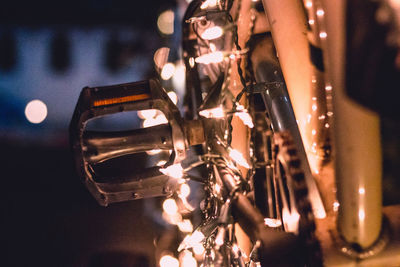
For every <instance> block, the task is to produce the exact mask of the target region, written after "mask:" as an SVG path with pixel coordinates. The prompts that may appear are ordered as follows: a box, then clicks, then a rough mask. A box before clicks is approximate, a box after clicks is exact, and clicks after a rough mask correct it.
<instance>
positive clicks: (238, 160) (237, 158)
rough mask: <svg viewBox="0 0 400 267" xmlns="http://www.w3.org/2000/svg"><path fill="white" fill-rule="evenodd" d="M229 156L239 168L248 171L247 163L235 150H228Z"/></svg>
mask: <svg viewBox="0 0 400 267" xmlns="http://www.w3.org/2000/svg"><path fill="white" fill-rule="evenodd" d="M229 156H230V157H231V158H232V159H233V160H234V161H235V162H236V163H237V164H239V165H240V166H243V167H245V168H246V169H250V166H249V164H248V163H247V161H246V159H245V158H244V157H243V155H242V153H240V152H239V151H238V150H236V149H230V151H229Z"/></svg>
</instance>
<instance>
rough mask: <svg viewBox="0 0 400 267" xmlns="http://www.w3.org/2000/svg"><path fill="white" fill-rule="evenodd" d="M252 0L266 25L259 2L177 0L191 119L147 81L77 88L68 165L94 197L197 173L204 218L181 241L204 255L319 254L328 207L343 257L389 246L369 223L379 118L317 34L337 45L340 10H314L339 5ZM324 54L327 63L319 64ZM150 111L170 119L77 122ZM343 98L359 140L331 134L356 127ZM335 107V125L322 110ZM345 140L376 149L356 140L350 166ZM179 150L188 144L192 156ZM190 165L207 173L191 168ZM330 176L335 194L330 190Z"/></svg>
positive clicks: (285, 257) (374, 202)
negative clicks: (105, 128) (111, 164)
mask: <svg viewBox="0 0 400 267" xmlns="http://www.w3.org/2000/svg"><path fill="white" fill-rule="evenodd" d="M341 3H342V4H343V2H341ZM263 4H264V5H263V8H264V10H265V12H266V14H267V17H268V21H269V23H268V25H267V23H265V22H267V20H266V19H265V17H263V15H262V13H261V12H257V8H258V9H259V10H262V6H260V5H257V4H255V3H252V2H251V1H212V0H207V1H193V2H192V3H191V4H190V5H189V7H188V9H187V11H186V14H185V18H184V21H183V45H182V48H183V54H184V56H183V58H184V62H185V66H186V70H187V94H188V95H190V101H189V102H187V104H188V108H189V112H188V113H187V117H188V118H189V119H185V120H184V119H183V118H182V117H181V116H180V113H179V110H178V109H177V107H176V106H175V105H174V104H173V103H172V102H171V100H170V99H169V97H168V95H167V94H166V92H165V91H164V90H163V89H162V86H161V84H160V83H159V82H158V81H157V80H149V81H143V82H136V83H130V84H123V85H115V86H108V87H96V88H84V89H83V91H82V93H81V96H80V98H79V101H78V104H77V108H76V110H75V113H74V116H73V118H72V121H71V128H70V133H71V140H72V144H73V151H74V153H75V159H76V165H77V167H78V170H79V172H80V175H81V176H82V177H83V179H84V181H85V183H86V186H87V187H88V189H89V190H90V191H91V193H92V194H93V195H94V197H95V198H96V199H97V200H98V202H99V203H100V204H102V205H107V204H109V203H113V202H118V201H127V200H132V199H137V198H142V197H154V196H165V195H167V196H171V195H174V194H176V192H180V191H179V190H180V186H181V185H182V184H184V183H185V179H190V178H191V179H193V180H197V181H200V182H202V183H203V184H204V188H205V189H204V191H205V200H204V202H203V204H202V212H203V213H202V215H203V217H202V222H201V224H200V225H199V226H198V227H197V228H196V230H195V231H193V233H191V234H188V235H187V236H186V237H185V238H184V239H183V240H182V243H181V245H180V246H179V250H181V251H182V250H185V251H191V250H193V249H194V248H195V247H196V246H198V245H199V244H200V245H202V246H204V249H205V252H204V253H203V254H204V257H203V259H202V263H203V264H204V265H205V266H209V265H213V264H214V265H217V266H230V265H233V266H244V265H245V264H246V262H247V264H249V265H250V266H254V265H257V264H261V265H263V266H270V265H271V266H274V265H276V266H282V265H299V266H300V265H307V266H322V265H323V262H324V261H325V263H328V264H330V263H331V262H330V260H329V259H328V260H327V259H326V258H327V257H328V256H329V255H328V256H327V255H326V252H327V251H328V253H332V252H329V249H330V248H327V246H326V244H325V243H324V242H328V243H329V241H327V240H326V237H324V238H325V239H324V240H323V241H324V242H322V243H321V245H322V248H321V245H320V239H321V233H320V232H321V228H324V227H323V226H321V225H322V223H321V222H322V221H323V218H327V219H325V221H326V222H325V223H324V224H325V226H326V225H327V224H329V221H330V220H334V219H335V218H338V220H337V224H336V225H337V226H333V227H331V226H330V227H331V229H330V230H331V231H333V232H334V234H333V236H334V242H336V244H337V246H339V250H340V251H342V252H343V253H344V254H347V255H348V256H350V257H349V261H350V262H351V261H352V260H357V261H358V260H363V259H366V258H368V257H369V256H372V255H374V254H376V253H378V252H380V251H381V250H383V249H384V247H385V245H386V243H388V233H387V232H386V230H385V229H387V228H385V227H386V226H385V227H384V228H382V227H381V222H382V213H381V212H380V209H381V201H380V197H379V192H380V180H381V178H380V177H379V175H380V167H379V166H380V165H379V158H380V153H379V145H378V144H379V132H378V127H377V116H376V115H374V114H371V113H369V112H365V111H364V110H363V108H360V107H358V106H355V105H353V104H351V103H349V102H350V101H348V100H346V96H345V94H344V93H343V92H341V91H340V88H342V87H343V86H342V85H343V73H341V72H343V69H344V68H343V67H342V64H343V57H342V56H340V54H342V53H341V52H343V50H340V49H343V47H340V45H339V46H329V43H328V39H329V38H332V39H331V40H339V41H338V42H336V41H335V44H336V43H338V44H342V45H343V43H344V42H343V40H341V41H340V34H342V32H340V31H336V32H335V30H334V28H333V24H332V23H337V24H336V26H337V25H339V26H338V28H340V25H341V24H340V23H343V20H340V18H341V16H338V18H339V19H338V20H337V21H334V22H332V20H329V19H328V20H325V16H327V14H329V13H327V14H325V10H327V11H331V12H332V14H334V12H339V11H340V8H337V9H336V8H334V7H333V4H331V3H329V2H320V1H310V0H307V1H304V3H301V2H298V1H295V0H285V1H282V0H281V1H264V3H263ZM342 7H343V6H342ZM325 8H326V9H325ZM304 11H306V12H307V14H308V21H306V13H305V12H304ZM282 13H283V14H286V16H282ZM331 18H332V17H331ZM259 21H262V23H261V24H257V23H258V22H259ZM307 26H308V27H309V29H307ZM342 28H344V27H342ZM307 31H308V36H305V32H307ZM328 36H329V37H328ZM331 36H332V37H331ZM335 38H336V39H335ZM275 49H276V51H277V53H278V55H279V58H277V57H276V52H275ZM322 51H327V54H328V57H327V58H322ZM332 55H334V56H332ZM335 55H339V56H335ZM244 60H247V61H246V62H244ZM330 60H331V61H332V60H338V61H339V63H337V64H332V65H330V64H326V62H329V61H330ZM303 66H306V67H303ZM330 66H336V67H337V68H333V69H332V67H330ZM324 68H327V69H328V71H327V72H326V74H324ZM286 87H287V88H286ZM333 88H335V89H333ZM333 90H335V95H334V97H332V91H333ZM203 94H204V95H206V96H205V97H203ZM292 106H293V108H292ZM343 106H345V109H346V110H347V111H346V114H343V113H342V107H343ZM309 108H310V110H308V109H309ZM148 109H156V110H159V111H161V112H162V113H163V114H164V115H165V117H166V121H167V122H168V124H162V125H159V126H153V127H149V128H144V129H139V130H132V131H125V132H115V133H112V132H111V133H110V132H94V131H86V130H85V125H86V122H87V121H89V120H90V119H93V118H96V117H98V116H104V115H109V114H114V113H119V112H123V111H132V110H148ZM349 109H350V110H351V112H350V113H351V114H352V115H354V116H358V117H361V118H362V122H360V124H359V125H357V126H356V127H355V129H358V130H363V129H364V128H362V127H364V126H365V125H367V126H365V127H367V128H368V129H367V130H366V131H365V132H368V133H369V135H364V137H365V139H364V140H361V139H362V137H360V136H356V135H352V136H343V133H345V132H346V129H344V128H343V125H353V126H354V124H355V122H354V121H353V120H352V119H351V118H349V115H348V113H349V111H348V110H349ZM333 114H335V116H336V117H335V118H336V119H337V120H339V121H340V123H337V121H332V117H333V116H332V115H333ZM346 118H347V119H346ZM296 119H297V120H296ZM331 125H334V127H331ZM371 125H372V127H370V126H371ZM332 128H334V132H333V135H334V139H335V147H333V146H332V132H331V129H332ZM357 143H359V144H360V143H361V144H362V145H363V146H366V144H367V145H370V146H373V147H374V150H373V151H375V152H374V153H372V155H373V156H374V157H372V156H371V154H366V153H364V152H363V150H362V149H354V150H353V151H351V152H352V153H355V154H353V155H351V156H354V155H355V156H354V160H357V162H360V164H358V163H357V162H354V160H352V162H351V164H349V160H348V156H349V151H346V150H345V148H347V147H351V145H354V144H357ZM303 144H304V145H303ZM190 147H192V148H193V147H197V154H195V156H193V153H191V152H190V151H191V150H190V149H189V148H190ZM154 149H161V150H172V153H170V154H169V159H168V161H167V162H166V163H165V164H163V165H162V166H154V167H150V168H146V169H144V170H142V171H140V172H137V173H136V174H131V175H129V176H119V177H118V173H115V175H113V177H101V176H99V175H98V174H97V172H96V164H99V163H102V162H105V161H107V160H110V159H112V158H115V157H120V156H124V155H128V154H132V153H138V152H145V151H151V150H154ZM368 149H369V148H368ZM368 149H367V150H368ZM332 150H333V151H334V152H335V164H336V169H335V171H336V174H335V175H334V171H333V166H332V165H333V160H332ZM189 152H190V153H189ZM365 162H367V163H368V164H367V166H363V164H361V163H365ZM337 166H340V168H338V167H337ZM343 166H344V167H343ZM364 167H366V168H364ZM196 169H202V171H199V173H206V176H204V175H203V176H201V175H200V176H199V175H193V174H190V171H195V170H196ZM371 169H372V171H370V170H371ZM360 173H361V174H363V175H360ZM370 174H371V175H372V176H369V175H370ZM349 176H352V177H355V178H354V179H351V180H350V179H346V177H349ZM334 178H335V179H336V181H337V194H336V196H335V194H334V193H335V192H334V191H333V190H332V188H329V187H330V186H332V185H334V181H333V179H334ZM355 183H357V186H354V184H355ZM346 190H350V191H346ZM348 197H349V198H350V199H348ZM354 199H356V205H354V203H355V202H354V201H355V200H354ZM314 218H317V220H315V219H314ZM315 221H317V224H316V223H315ZM354 224H355V225H356V226H354ZM239 226H240V227H241V228H243V230H244V232H245V234H244V233H243V232H242V231H241V230H240V227H239ZM366 226H368V227H366ZM336 228H337V229H336ZM381 229H384V230H381ZM332 254H334V253H332ZM247 255H249V256H248V257H247ZM323 255H324V256H323ZM335 257H337V256H335ZM328 258H329V257H328ZM394 258H395V260H397V261H399V259H398V257H397V258H396V256H394ZM364 262H365V261H364Z"/></svg>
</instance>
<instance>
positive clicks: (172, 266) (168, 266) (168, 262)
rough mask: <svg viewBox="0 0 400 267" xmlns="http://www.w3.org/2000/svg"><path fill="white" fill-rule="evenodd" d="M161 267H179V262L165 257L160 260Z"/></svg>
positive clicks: (173, 258) (168, 256)
mask: <svg viewBox="0 0 400 267" xmlns="http://www.w3.org/2000/svg"><path fill="white" fill-rule="evenodd" d="M160 267H179V261H178V259H176V258H175V257H172V256H170V255H164V256H162V257H161V259H160Z"/></svg>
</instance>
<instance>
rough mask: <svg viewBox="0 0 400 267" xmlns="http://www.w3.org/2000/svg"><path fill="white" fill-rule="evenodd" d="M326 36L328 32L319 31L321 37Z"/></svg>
mask: <svg viewBox="0 0 400 267" xmlns="http://www.w3.org/2000/svg"><path fill="white" fill-rule="evenodd" d="M327 36H328V34H327V33H326V32H320V33H319V37H320V38H322V39H324V38H326V37H327Z"/></svg>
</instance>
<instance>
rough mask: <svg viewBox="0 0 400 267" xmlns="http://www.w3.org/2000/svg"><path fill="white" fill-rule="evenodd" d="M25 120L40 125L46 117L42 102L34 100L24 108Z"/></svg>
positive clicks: (44, 105)
mask: <svg viewBox="0 0 400 267" xmlns="http://www.w3.org/2000/svg"><path fill="white" fill-rule="evenodd" d="M25 116H26V119H27V120H28V121H29V122H31V123H35V124H37V123H41V122H42V121H44V120H45V119H46V117H47V106H46V104H45V103H43V102H42V101H40V100H38V99H35V100H32V101H30V102H29V103H28V104H27V105H26V107H25Z"/></svg>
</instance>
